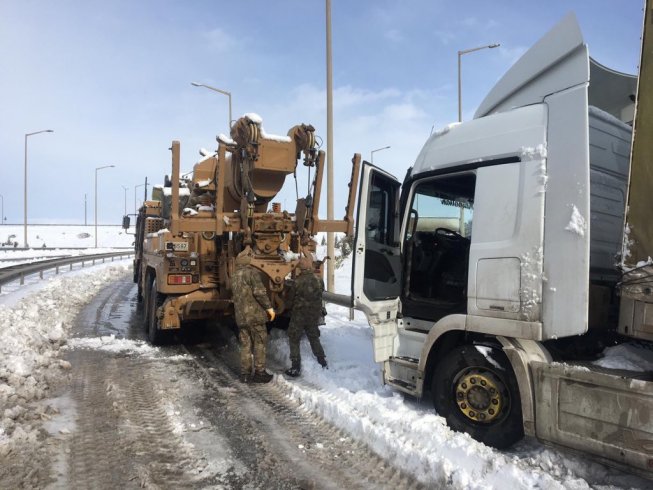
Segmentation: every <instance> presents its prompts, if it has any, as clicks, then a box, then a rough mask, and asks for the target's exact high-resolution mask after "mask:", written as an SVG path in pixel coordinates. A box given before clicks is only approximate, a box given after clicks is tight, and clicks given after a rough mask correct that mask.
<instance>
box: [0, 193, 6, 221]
mask: <svg viewBox="0 0 653 490" xmlns="http://www.w3.org/2000/svg"><path fill="white" fill-rule="evenodd" d="M0 199H1V200H2V206H1V207H2V211H0V213H2V214H0V225H4V224H5V198H4V196H3V195H2V194H0Z"/></svg>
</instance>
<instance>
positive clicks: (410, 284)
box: [404, 172, 476, 319]
mask: <svg viewBox="0 0 653 490" xmlns="http://www.w3.org/2000/svg"><path fill="white" fill-rule="evenodd" d="M475 182H476V175H475V174H474V173H473V172H467V173H462V174H457V175H452V176H447V177H439V178H434V179H431V180H428V181H426V182H423V183H420V184H418V185H417V187H416V188H415V191H414V193H413V197H412V202H411V207H410V214H409V220H408V224H407V226H406V235H405V237H404V250H405V253H406V257H407V258H409V260H408V261H407V263H406V269H405V270H406V276H405V277H406V280H405V286H404V287H405V290H404V292H405V294H404V296H405V298H406V300H407V303H406V306H407V308H408V309H409V310H410V309H411V308H412V307H416V311H415V312H413V313H416V314H414V315H413V316H416V317H424V314H420V313H419V311H421V310H422V309H423V310H424V312H426V315H427V316H428V317H429V319H432V318H430V317H432V316H433V315H435V316H437V317H441V316H444V314H450V313H459V312H460V313H463V312H465V311H466V303H467V272H468V267H469V247H470V244H471V234H472V219H473V215H474V187H475ZM418 303H421V304H423V305H424V304H426V303H428V305H429V306H427V307H424V308H420V307H419V305H418ZM434 304H436V306H435V307H434V306H433V305H434ZM411 305H412V306H411ZM416 305H417V306H416ZM438 305H439V306H441V307H442V308H441V309H440V308H438ZM417 310H419V311H417ZM440 310H442V311H440Z"/></svg>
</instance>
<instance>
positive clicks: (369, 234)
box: [363, 172, 401, 300]
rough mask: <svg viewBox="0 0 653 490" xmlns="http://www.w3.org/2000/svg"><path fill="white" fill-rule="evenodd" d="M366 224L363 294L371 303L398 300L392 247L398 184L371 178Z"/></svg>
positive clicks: (396, 257) (375, 175)
mask: <svg viewBox="0 0 653 490" xmlns="http://www.w3.org/2000/svg"><path fill="white" fill-rule="evenodd" d="M371 177H372V178H371V183H370V192H369V198H368V203H367V219H366V222H365V248H366V251H365V272H364V281H363V292H364V293H365V295H366V296H367V297H368V298H369V299H371V300H380V299H387V298H392V297H395V298H396V297H397V296H399V293H400V291H401V285H400V281H399V280H398V277H399V273H400V257H399V253H398V246H397V244H396V243H395V242H396V238H395V231H396V226H397V223H396V221H397V216H396V209H395V206H396V202H397V192H398V191H399V185H398V183H397V182H396V181H395V180H393V179H390V178H388V177H386V176H385V175H382V174H380V173H377V172H373V173H372V176H371Z"/></svg>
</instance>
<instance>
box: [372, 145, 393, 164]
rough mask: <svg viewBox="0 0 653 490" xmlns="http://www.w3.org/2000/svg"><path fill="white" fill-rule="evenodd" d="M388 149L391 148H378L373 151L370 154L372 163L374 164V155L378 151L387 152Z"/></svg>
mask: <svg viewBox="0 0 653 490" xmlns="http://www.w3.org/2000/svg"><path fill="white" fill-rule="evenodd" d="M388 148H390V147H389V146H384V147H383V148H377V149H376V150H372V151H371V152H370V163H374V153H376V152H377V151H381V150H387V149H388Z"/></svg>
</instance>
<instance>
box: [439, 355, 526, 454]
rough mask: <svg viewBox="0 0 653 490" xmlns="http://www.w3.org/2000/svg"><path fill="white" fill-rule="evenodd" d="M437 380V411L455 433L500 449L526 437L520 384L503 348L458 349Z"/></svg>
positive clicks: (441, 367) (441, 365) (441, 366)
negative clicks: (464, 433) (518, 384)
mask: <svg viewBox="0 0 653 490" xmlns="http://www.w3.org/2000/svg"><path fill="white" fill-rule="evenodd" d="M432 379H433V381H432V386H431V393H432V395H433V405H434V406H435V410H436V412H437V413H438V414H439V415H442V416H443V417H445V418H446V419H447V424H448V425H449V427H451V428H452V429H454V430H457V431H461V432H467V433H468V434H469V435H471V436H472V437H473V438H474V439H476V440H477V441H479V442H482V443H484V444H487V445H488V446H493V447H495V448H498V449H505V448H507V447H509V446H511V445H512V444H514V443H515V442H517V441H519V440H520V439H521V438H522V437H523V436H524V427H523V421H522V412H521V402H520V399H519V388H518V386H517V380H516V378H515V374H514V373H513V370H512V367H511V366H510V362H509V361H508V358H507V357H506V355H505V354H504V352H503V351H502V350H501V349H500V348H497V347H486V346H481V345H478V346H477V345H464V346H461V347H456V348H455V349H453V350H452V351H451V352H449V353H448V354H447V355H446V356H445V357H444V358H443V359H442V360H441V361H440V362H439V363H438V364H437V365H436V367H435V371H434V372H433V378H432Z"/></svg>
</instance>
